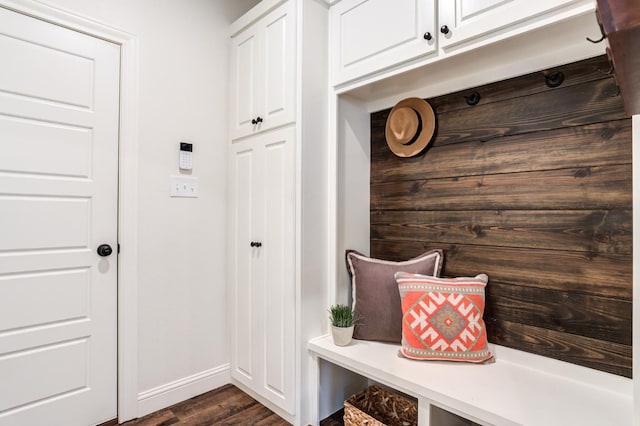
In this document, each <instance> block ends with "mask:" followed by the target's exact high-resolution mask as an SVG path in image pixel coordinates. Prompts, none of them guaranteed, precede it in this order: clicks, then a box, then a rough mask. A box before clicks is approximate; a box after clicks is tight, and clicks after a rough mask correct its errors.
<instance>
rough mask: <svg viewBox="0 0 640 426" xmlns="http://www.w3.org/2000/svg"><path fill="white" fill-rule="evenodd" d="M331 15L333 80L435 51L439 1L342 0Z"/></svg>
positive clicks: (339, 79)
mask: <svg viewBox="0 0 640 426" xmlns="http://www.w3.org/2000/svg"><path fill="white" fill-rule="evenodd" d="M448 1H450V0H448ZM330 15H331V18H330V19H331V47H332V51H333V52H332V60H333V66H332V68H333V84H334V85H338V84H340V83H344V82H346V81H349V80H353V79H355V78H358V77H361V76H364V75H367V74H370V73H373V72H375V71H379V70H381V69H384V68H386V67H390V66H394V65H397V64H400V63H402V62H406V61H409V60H412V59H415V58H418V57H420V56H426V55H428V54H431V53H435V52H436V48H437V43H436V40H437V38H438V37H437V35H438V33H437V31H438V29H437V27H436V19H435V18H436V9H435V0H342V1H341V2H340V3H338V4H336V5H335V6H333V7H332V8H331V12H330ZM429 38H430V40H428V39H429Z"/></svg>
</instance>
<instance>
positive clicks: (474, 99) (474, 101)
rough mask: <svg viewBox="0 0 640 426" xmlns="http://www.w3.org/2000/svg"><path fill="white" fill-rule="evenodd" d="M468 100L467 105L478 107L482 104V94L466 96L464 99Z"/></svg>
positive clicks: (473, 93) (474, 93)
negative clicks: (479, 103)
mask: <svg viewBox="0 0 640 426" xmlns="http://www.w3.org/2000/svg"><path fill="white" fill-rule="evenodd" d="M464 98H465V99H466V100H467V105H472V106H473V105H478V102H480V98H481V96H480V93H478V92H472V93H470V94H469V96H465V97H464Z"/></svg>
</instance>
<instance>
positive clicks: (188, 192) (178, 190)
mask: <svg viewBox="0 0 640 426" xmlns="http://www.w3.org/2000/svg"><path fill="white" fill-rule="evenodd" d="M170 181H171V187H170V190H169V194H170V196H172V197H188V198H196V197H198V178H197V177H191V176H171V179H170Z"/></svg>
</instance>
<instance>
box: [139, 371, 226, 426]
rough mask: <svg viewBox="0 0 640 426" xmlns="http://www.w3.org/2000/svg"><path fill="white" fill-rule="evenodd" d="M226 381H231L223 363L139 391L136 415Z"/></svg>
mask: <svg viewBox="0 0 640 426" xmlns="http://www.w3.org/2000/svg"><path fill="white" fill-rule="evenodd" d="M227 383H231V374H230V369H229V364H223V365H221V366H219V367H215V368H212V369H210V370H205V371H202V372H200V373H197V374H194V375H192V376H188V377H184V378H182V379H179V380H176V381H173V382H170V383H167V384H164V385H161V386H158V387H155V388H153V389H149V390H146V391H144V392H140V393H139V394H138V417H142V416H145V415H147V414H149V413H153V412H154V411H158V410H161V409H163V408H166V407H169V406H171V405H173V404H177V403H178V402H181V401H184V400H186V399H189V398H192V397H194V396H196V395H200V394H202V393H205V392H208V391H210V390H213V389H215V388H219V387H220V386H223V385H226V384H227Z"/></svg>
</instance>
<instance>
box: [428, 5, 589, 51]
mask: <svg viewBox="0 0 640 426" xmlns="http://www.w3.org/2000/svg"><path fill="white" fill-rule="evenodd" d="M576 3H585V2H584V1H582V0H535V1H532V0H440V1H439V3H438V24H439V27H440V28H439V31H440V32H439V36H440V37H439V43H440V47H441V48H442V49H444V50H446V49H447V48H449V47H453V46H456V45H458V44H461V43H465V42H469V41H473V40H476V39H478V38H480V37H485V36H489V37H491V36H492V35H494V34H495V33H497V32H500V31H502V30H504V29H507V28H509V27H512V26H515V25H517V24H519V23H524V22H525V21H527V20H530V19H533V18H535V17H537V16H539V15H542V14H544V13H548V12H553V11H556V10H560V9H562V8H564V7H566V6H569V5H571V4H576Z"/></svg>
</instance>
